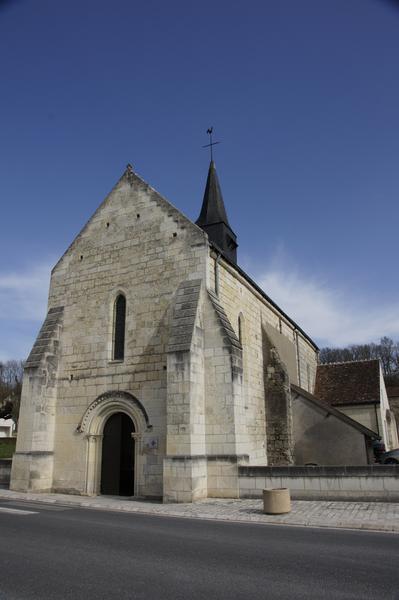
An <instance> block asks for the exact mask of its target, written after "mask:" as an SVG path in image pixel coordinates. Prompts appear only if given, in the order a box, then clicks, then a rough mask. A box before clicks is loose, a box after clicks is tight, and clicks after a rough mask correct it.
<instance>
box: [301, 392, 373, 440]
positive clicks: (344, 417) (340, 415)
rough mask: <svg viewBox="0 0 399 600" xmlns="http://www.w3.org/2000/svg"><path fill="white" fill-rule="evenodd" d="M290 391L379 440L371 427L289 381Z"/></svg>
mask: <svg viewBox="0 0 399 600" xmlns="http://www.w3.org/2000/svg"><path fill="white" fill-rule="evenodd" d="M291 392H294V393H295V394H298V395H299V396H302V397H303V398H306V400H309V401H310V402H312V403H313V404H315V405H316V406H318V407H319V408H322V409H323V410H325V411H326V412H327V413H328V414H330V415H333V416H334V417H336V418H337V419H339V420H340V421H343V422H344V423H346V424H347V425H350V426H351V427H353V428H354V429H357V430H358V431H360V432H361V433H363V434H364V435H366V436H367V437H369V438H371V439H373V440H379V439H380V437H381V436H380V435H379V434H378V433H376V432H375V431H372V430H371V429H369V428H368V427H365V426H364V425H362V424H361V423H359V422H358V421H355V420H354V419H351V417H348V415H345V414H344V413H342V412H341V411H340V410H338V409H336V408H334V407H333V406H331V405H330V404H328V403H327V402H324V401H323V400H320V398H317V397H316V396H314V395H313V394H311V393H310V392H308V391H306V390H304V389H303V388H301V387H298V386H297V385H294V384H293V383H291Z"/></svg>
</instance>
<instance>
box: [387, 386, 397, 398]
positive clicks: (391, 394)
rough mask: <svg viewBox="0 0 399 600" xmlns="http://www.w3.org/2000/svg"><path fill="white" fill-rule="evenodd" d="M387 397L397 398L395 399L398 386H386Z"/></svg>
mask: <svg viewBox="0 0 399 600" xmlns="http://www.w3.org/2000/svg"><path fill="white" fill-rule="evenodd" d="M387 396H388V398H397V397H399V385H389V386H387Z"/></svg>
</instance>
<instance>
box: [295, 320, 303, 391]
mask: <svg viewBox="0 0 399 600" xmlns="http://www.w3.org/2000/svg"><path fill="white" fill-rule="evenodd" d="M294 334H295V341H296V364H297V369H298V385H299V387H302V385H301V361H300V360H299V342H298V330H297V328H296V327H295V329H294Z"/></svg>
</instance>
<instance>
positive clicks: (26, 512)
mask: <svg viewBox="0 0 399 600" xmlns="http://www.w3.org/2000/svg"><path fill="white" fill-rule="evenodd" d="M1 513H9V514H13V515H37V514H38V513H37V512H36V511H33V510H19V509H18V508H6V507H5V506H0V514H1Z"/></svg>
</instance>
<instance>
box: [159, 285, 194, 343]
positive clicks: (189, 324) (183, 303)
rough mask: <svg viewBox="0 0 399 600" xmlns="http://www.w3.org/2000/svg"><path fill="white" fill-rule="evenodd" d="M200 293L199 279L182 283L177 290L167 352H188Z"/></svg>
mask: <svg viewBox="0 0 399 600" xmlns="http://www.w3.org/2000/svg"><path fill="white" fill-rule="evenodd" d="M200 292H201V279H193V280H188V281H182V282H181V284H180V285H179V287H178V289H177V294H176V299H175V304H174V307H173V315H172V322H171V328H170V335H169V340H168V345H167V348H166V351H167V352H179V351H184V350H190V347H191V340H192V337H193V332H194V324H195V317H196V315H197V308H198V301H199V297H200Z"/></svg>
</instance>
